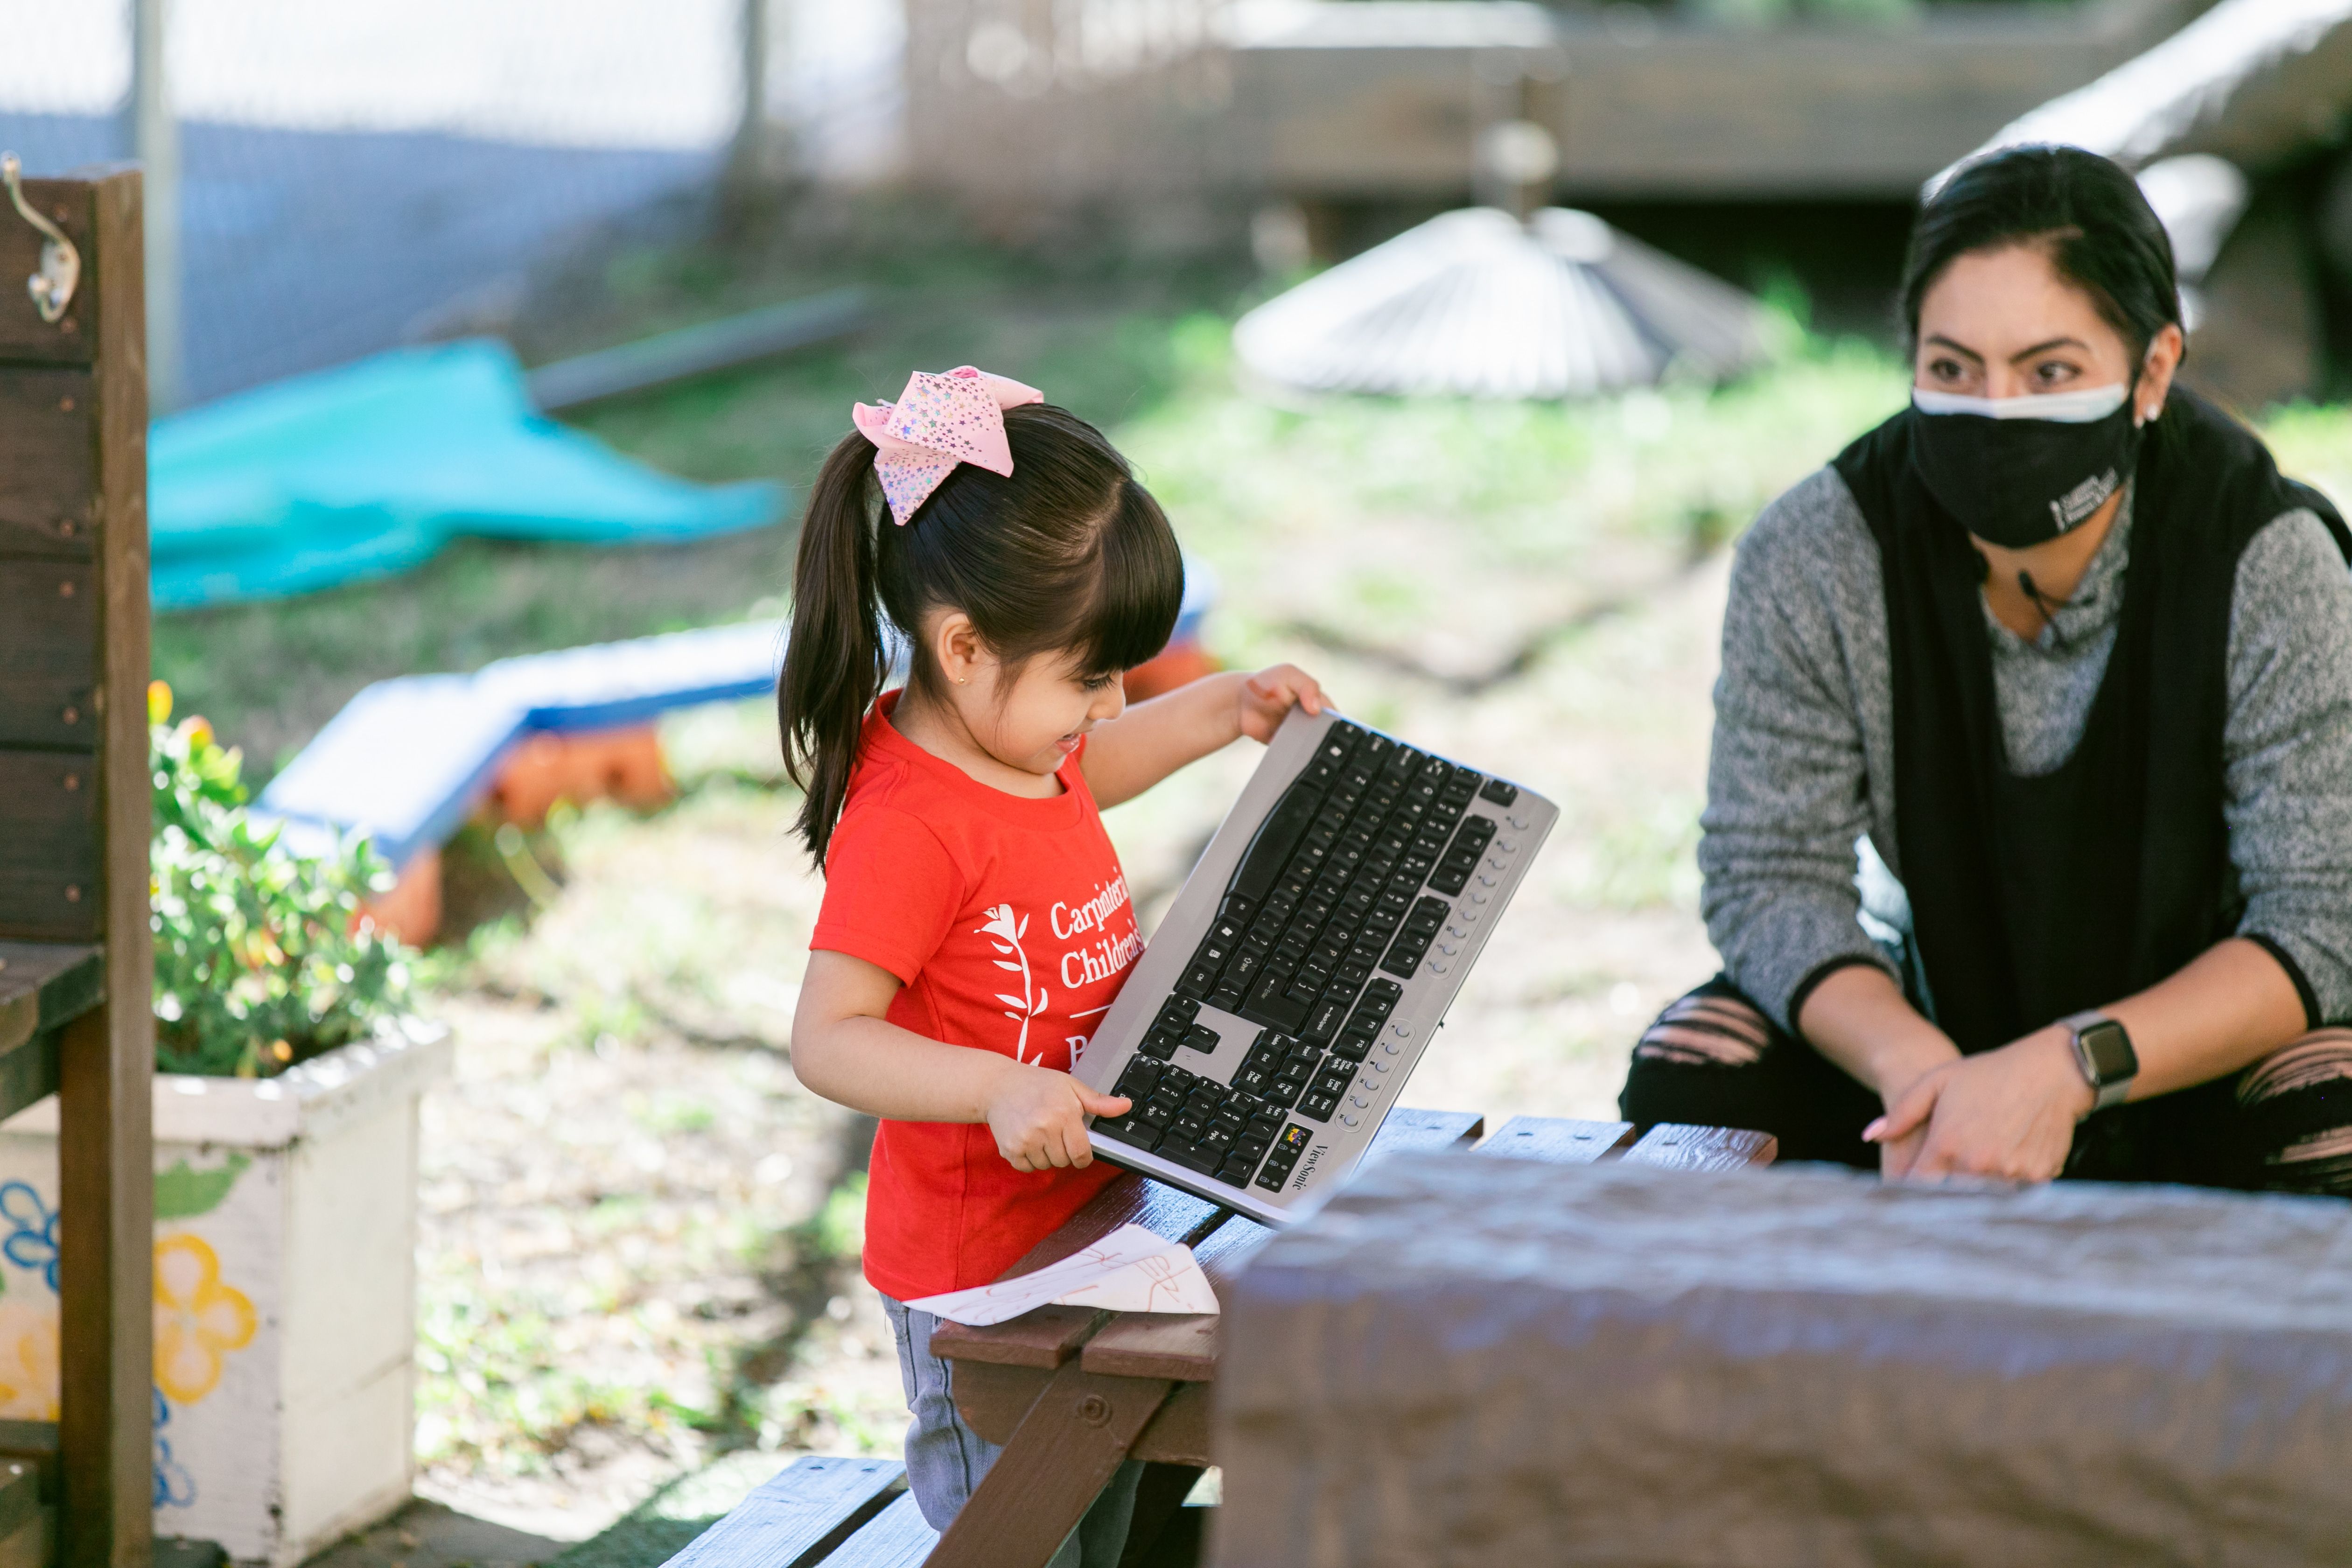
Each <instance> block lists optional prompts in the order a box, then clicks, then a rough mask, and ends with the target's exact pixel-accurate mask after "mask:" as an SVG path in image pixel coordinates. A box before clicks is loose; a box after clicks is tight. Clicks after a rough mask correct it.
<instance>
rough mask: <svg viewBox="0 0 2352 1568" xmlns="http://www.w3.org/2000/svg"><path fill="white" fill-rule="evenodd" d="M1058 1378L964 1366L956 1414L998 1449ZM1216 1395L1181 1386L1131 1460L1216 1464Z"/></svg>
mask: <svg viewBox="0 0 2352 1568" xmlns="http://www.w3.org/2000/svg"><path fill="white" fill-rule="evenodd" d="M1053 1375H1054V1374H1053V1373H1051V1372H1048V1371H1046V1370H1045V1369H1044V1368H1042V1367H1034V1366H991V1365H988V1364H986V1363H981V1362H967V1363H961V1364H960V1365H958V1366H957V1368H956V1372H955V1395H956V1409H957V1411H958V1412H959V1413H960V1414H961V1415H962V1416H963V1418H964V1421H965V1423H966V1424H967V1425H968V1426H971V1429H972V1430H973V1431H975V1432H977V1433H979V1434H980V1435H981V1436H983V1437H985V1438H987V1439H988V1440H989V1441H990V1442H992V1443H1003V1442H1005V1441H1007V1440H1008V1439H1010V1438H1011V1437H1012V1436H1013V1429H1014V1428H1015V1427H1017V1426H1020V1425H1021V1418H1022V1417H1023V1416H1024V1415H1027V1414H1029V1411H1030V1408H1031V1407H1032V1406H1033V1405H1035V1404H1036V1403H1037V1395H1038V1394H1040V1393H1042V1392H1043V1391H1044V1390H1045V1384H1047V1383H1048V1382H1050V1381H1051V1380H1052V1378H1053ZM1215 1389H1216V1385H1215V1384H1212V1383H1180V1384H1177V1385H1176V1387H1175V1389H1174V1391H1173V1392H1172V1393H1171V1394H1169V1395H1168V1403H1167V1404H1165V1405H1161V1406H1160V1413H1159V1414H1158V1415H1154V1416H1153V1417H1152V1418H1151V1421H1150V1425H1148V1426H1145V1427H1144V1429H1143V1431H1142V1433H1141V1434H1140V1435H1139V1436H1137V1438H1136V1439H1135V1446H1134V1447H1132V1448H1130V1449H1129V1451H1128V1458H1131V1459H1143V1460H1148V1461H1150V1463H1152V1464H1159V1465H1191V1466H1194V1467H1206V1466H1209V1465H1213V1464H1214V1463H1215V1462H1216V1460H1215V1458H1213V1456H1212V1454H1211V1453H1210V1450H1209V1413H1210V1406H1211V1404H1212V1402H1213V1398H1214V1395H1215Z"/></svg>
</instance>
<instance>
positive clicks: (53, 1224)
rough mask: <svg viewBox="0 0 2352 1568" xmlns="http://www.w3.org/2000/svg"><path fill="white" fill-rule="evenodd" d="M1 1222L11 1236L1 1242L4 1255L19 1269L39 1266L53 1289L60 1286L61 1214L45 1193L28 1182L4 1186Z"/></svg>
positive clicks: (0, 1193) (1, 1188)
mask: <svg viewBox="0 0 2352 1568" xmlns="http://www.w3.org/2000/svg"><path fill="white" fill-rule="evenodd" d="M0 1221H5V1222H6V1225H7V1227H8V1239H7V1240H6V1241H5V1242H0V1256H5V1257H6V1258H7V1259H8V1261H9V1262H11V1263H13V1264H15V1265H16V1267H17V1268H35V1269H38V1270H39V1271H40V1274H41V1278H42V1279H44V1280H46V1281H47V1284H48V1287H49V1289H51V1290H53V1291H54V1290H55V1289H57V1288H58V1215H57V1211H56V1210H55V1209H52V1208H51V1207H49V1205H47V1204H45V1203H43V1202H42V1201H41V1194H38V1193H37V1192H35V1191H34V1190H33V1189H32V1187H31V1186H30V1185H29V1184H26V1183H24V1182H9V1183H7V1184H5V1185H0Z"/></svg>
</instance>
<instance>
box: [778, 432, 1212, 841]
mask: <svg viewBox="0 0 2352 1568" xmlns="http://www.w3.org/2000/svg"><path fill="white" fill-rule="evenodd" d="M1004 435H1005V440H1006V443H1007V445H1009V446H1010V447H1011V448H1012V451H1013V472H1012V473H1011V474H1010V475H1009V476H1007V475H1000V474H995V473H992V472H991V471H989V470H988V469H986V468H979V467H977V466H975V465H973V464H971V463H959V464H958V465H956V467H955V468H954V469H953V470H952V471H951V472H950V474H949V475H948V477H947V478H946V479H944V480H942V481H941V482H940V487H939V489H936V490H934V491H932V492H931V495H930V498H929V500H926V501H924V502H923V504H922V505H921V507H919V509H917V510H916V512H915V514H914V515H913V516H912V517H910V518H908V520H907V522H906V525H905V526H904V527H900V526H899V525H898V524H897V523H895V522H894V521H891V519H890V514H889V512H888V511H887V510H885V509H884V508H883V507H882V506H881V505H880V504H879V501H880V496H879V491H880V486H879V485H878V484H877V483H876V481H875V478H874V450H875V449H874V445H873V443H872V442H870V441H868V440H867V439H866V437H863V436H861V435H857V434H856V433H854V432H853V433H852V434H850V435H849V436H846V437H843V439H842V442H841V444H840V445H839V446H837V447H834V449H833V454H832V456H830V457H828V458H826V459H825V461H824V471H823V472H821V473H820V474H818V475H817V480H816V486H815V488H814V489H813V490H811V491H810V492H809V503H808V515H807V517H806V519H805V520H804V521H803V522H802V524H801V542H800V559H799V561H798V562H797V563H796V564H795V565H794V567H793V620H792V633H791V640H790V641H789V643H788V644H787V646H786V648H785V652H784V670H783V677H782V679H781V680H779V681H778V682H777V685H776V710H777V715H778V718H779V720H780V721H781V724H782V731H783V745H784V768H785V771H786V772H787V773H789V774H790V775H791V776H792V780H793V783H794V784H798V785H799V786H800V787H801V788H802V789H803V790H804V791H805V792H806V793H807V799H806V801H805V802H804V803H803V805H802V806H801V813H800V817H799V819H798V821H797V822H796V824H795V826H797V827H798V829H799V830H800V834H801V837H802V838H803V839H804V840H805V841H806V842H807V844H808V847H809V855H810V857H811V858H813V859H814V860H815V862H816V863H817V865H818V866H820V867H822V866H823V865H824V856H825V846H826V844H827V843H828V842H829V841H830V840H831V839H832V837H833V828H834V824H835V822H836V821H838V820H839V819H840V816H841V805H842V800H843V797H844V796H845V795H846V794H847V792H848V789H849V773H850V770H851V768H852V767H854V766H855V765H856V761H857V746H858V739H859V736H860V735H861V734H862V733H863V731H864V728H865V723H866V710H868V709H870V708H871V707H872V706H873V705H874V699H875V698H876V697H877V695H879V694H880V692H881V690H882V683H883V681H884V680H885V679H887V678H888V676H889V673H890V662H891V654H892V648H891V647H890V645H889V644H888V643H887V641H885V640H884V637H883V626H882V622H883V620H884V618H885V617H887V619H888V621H889V624H890V625H891V626H896V627H897V628H898V630H899V632H900V633H901V634H903V636H904V637H905V641H906V644H907V647H908V682H909V684H910V685H912V686H913V687H914V688H915V689H918V690H920V691H922V692H924V693H926V694H927V695H930V696H939V695H941V694H942V689H941V686H940V669H939V666H938V663H937V661H936V660H935V659H934V658H932V655H931V651H930V649H929V647H926V646H924V643H923V639H922V637H921V629H922V625H923V618H924V616H927V615H929V613H930V612H931V611H933V610H937V609H943V608H946V609H956V610H961V611H962V612H963V613H964V614H965V615H967V616H971V623H972V626H974V627H975V628H976V629H977V630H978V631H979V633H980V637H981V640H982V642H984V643H986V644H987V645H988V650H989V652H990V653H991V654H992V655H993V656H994V657H995V658H998V659H999V660H1001V661H1002V662H1003V664H1004V666H1005V667H1006V668H1007V670H1008V672H1010V673H1013V674H1016V675H1017V674H1018V673H1019V671H1020V668H1021V667H1022V666H1024V665H1025V664H1026V663H1027V662H1028V661H1029V660H1031V659H1033V658H1036V657H1037V656H1039V655H1040V654H1048V653H1051V654H1057V655H1066V656H1067V657H1068V658H1071V659H1072V660H1073V661H1074V664H1075V673H1076V674H1077V675H1078V676H1079V677H1080V678H1082V679H1094V678H1097V677H1101V676H1107V675H1116V674H1118V673H1119V672H1121V671H1123V670H1127V669H1131V668H1134V667H1135V666H1137V665H1139V664H1141V663H1142V662H1143V661H1144V660H1146V659H1148V658H1151V657H1152V656H1153V655H1154V654H1157V653H1158V652H1159V651H1160V649H1161V648H1163V647H1166V646H1167V645H1168V637H1169V634H1170V633H1171V632H1172V631H1174V630H1175V627H1176V613H1177V611H1178V609H1179V608H1180V607H1181V605H1182V603H1183V598H1184V561H1183V557H1182V556H1181V554H1180V553H1179V552H1177V548H1176V535H1175V533H1174V531H1171V529H1170V528H1169V526H1168V519H1167V516H1166V514H1164V513H1163V512H1161V511H1160V503H1159V502H1158V501H1155V500H1152V499H1151V494H1150V491H1149V490H1146V489H1144V488H1143V487H1142V486H1141V485H1140V484H1138V483H1137V482H1136V479H1135V475H1134V472H1133V471H1132V470H1131V469H1129V468H1128V466H1127V459H1126V458H1122V457H1120V456H1119V455H1118V449H1117V448H1116V447H1112V446H1111V444H1110V443H1109V442H1108V440H1106V439H1104V437H1103V435H1102V433H1101V432H1100V431H1098V430H1097V429H1096V428H1095V427H1094V426H1091V425H1089V424H1087V422H1086V421H1085V420H1083V419H1080V418H1079V417H1077V416H1076V415H1074V414H1072V413H1070V412H1068V411H1067V410H1066V409H1062V408H1056V407H1055V406H1053V405H1051V404H1027V405H1023V406H1021V407H1017V408H1008V409H1006V410H1005V411H1004Z"/></svg>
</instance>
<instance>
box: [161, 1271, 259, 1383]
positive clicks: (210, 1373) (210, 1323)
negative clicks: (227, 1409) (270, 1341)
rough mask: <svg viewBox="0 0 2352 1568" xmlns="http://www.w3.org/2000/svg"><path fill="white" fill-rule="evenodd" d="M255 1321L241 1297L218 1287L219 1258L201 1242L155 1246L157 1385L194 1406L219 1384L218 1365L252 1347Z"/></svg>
mask: <svg viewBox="0 0 2352 1568" xmlns="http://www.w3.org/2000/svg"><path fill="white" fill-rule="evenodd" d="M256 1326H257V1319H256V1318H255V1316H254V1310H253V1302H252V1301H251V1300H248V1299H247V1297H246V1294H245V1292H244V1291H242V1290H238V1289H235V1288H233V1287H231V1286H228V1285H225V1284H223V1283H222V1282H221V1277H220V1257H219V1255H218V1254H217V1253H215V1252H214V1251H213V1249H212V1247H211V1244H210V1243H208V1242H206V1241H205V1239H204V1238H203V1237H194V1236H173V1237H165V1238H164V1239H163V1240H162V1241H159V1242H157V1243H156V1244H155V1382H156V1384H157V1386H158V1387H160V1388H162V1389H163V1394H164V1396H165V1397H166V1398H169V1399H173V1400H175V1401H177V1402H178V1403H180V1404H182V1405H194V1403H195V1402H196V1401H197V1400H199V1399H202V1398H203V1397H204V1396H205V1394H210V1393H211V1392H212V1391H213V1386H214V1384H217V1383H219V1382H220V1375H221V1361H222V1358H223V1357H224V1356H226V1354H227V1353H228V1352H230V1351H236V1350H243V1349H244V1348H245V1347H246V1346H247V1344H249V1343H251V1342H252V1341H253V1331H254V1329H255V1327H256Z"/></svg>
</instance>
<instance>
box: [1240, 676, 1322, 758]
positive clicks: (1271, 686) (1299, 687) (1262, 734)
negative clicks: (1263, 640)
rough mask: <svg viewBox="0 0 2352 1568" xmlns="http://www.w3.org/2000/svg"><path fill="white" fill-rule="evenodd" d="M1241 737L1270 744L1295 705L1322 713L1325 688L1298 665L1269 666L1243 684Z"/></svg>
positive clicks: (1311, 711)
mask: <svg viewBox="0 0 2352 1568" xmlns="http://www.w3.org/2000/svg"><path fill="white" fill-rule="evenodd" d="M1239 701H1240V706H1241V721H1242V733H1243V734H1244V735H1247V736H1248V737H1249V738H1250V739H1251V740H1253V741H1260V742H1263V741H1271V740H1273V739H1274V732H1275V731H1276V730H1278V729H1280V728H1281V727H1282V721H1283V719H1284V718H1285V717H1286V715H1287V714H1288V713H1289V712H1290V710H1291V706H1292V704H1294V703H1295V704H1297V706H1298V707H1301V708H1304V709H1306V710H1307V712H1308V713H1309V714H1310V715H1311V714H1316V713H1320V712H1322V711H1323V707H1324V702H1323V688H1322V687H1320V686H1318V685H1317V684H1316V680H1315V678H1314V677H1313V676H1311V675H1309V674H1307V672H1306V671H1305V670H1303V669H1301V668H1298V667H1297V665H1295V664H1276V665H1269V666H1267V667H1266V668H1264V669H1261V670H1259V671H1258V672H1257V673H1256V674H1255V675H1253V676H1251V677H1250V678H1249V679H1246V680H1244V681H1243V682H1242V690H1241V697H1240V699H1239Z"/></svg>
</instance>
